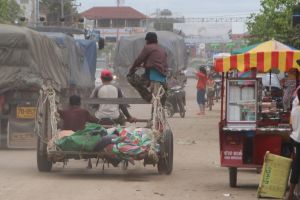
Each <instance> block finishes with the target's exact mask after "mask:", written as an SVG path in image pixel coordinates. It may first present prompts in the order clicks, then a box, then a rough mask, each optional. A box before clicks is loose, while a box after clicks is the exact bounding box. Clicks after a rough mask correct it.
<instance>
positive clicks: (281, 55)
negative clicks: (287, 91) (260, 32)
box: [215, 40, 300, 72]
mask: <svg viewBox="0 0 300 200" xmlns="http://www.w3.org/2000/svg"><path fill="white" fill-rule="evenodd" d="M252 47H253V48H248V49H247V48H245V50H246V52H244V53H242V54H237V55H231V56H230V57H226V58H219V59H216V60H215V70H216V71H217V72H228V71H229V70H233V69H237V70H238V71H240V72H244V71H248V70H250V69H251V68H256V69H257V71H258V72H268V71H270V70H271V69H278V70H279V71H281V72H285V71H289V70H290V69H292V68H296V69H298V70H299V69H300V66H299V65H298V64H297V60H299V59H300V51H298V50H295V49H294V48H292V47H289V46H287V45H285V44H282V43H280V42H278V41H276V40H270V41H267V42H264V43H261V44H259V45H257V46H252Z"/></svg>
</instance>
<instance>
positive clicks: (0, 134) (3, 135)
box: [0, 119, 7, 149]
mask: <svg viewBox="0 0 300 200" xmlns="http://www.w3.org/2000/svg"><path fill="white" fill-rule="evenodd" d="M0 120H1V123H0V124H1V126H0V129H1V130H0V149H7V120H5V119H0Z"/></svg>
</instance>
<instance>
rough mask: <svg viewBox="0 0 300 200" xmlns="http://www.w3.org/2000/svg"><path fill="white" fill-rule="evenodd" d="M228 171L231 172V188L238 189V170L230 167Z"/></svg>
mask: <svg viewBox="0 0 300 200" xmlns="http://www.w3.org/2000/svg"><path fill="white" fill-rule="evenodd" d="M228 170H229V185H230V187H236V180H237V168H236V167H229V168H228Z"/></svg>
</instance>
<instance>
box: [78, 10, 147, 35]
mask: <svg viewBox="0 0 300 200" xmlns="http://www.w3.org/2000/svg"><path fill="white" fill-rule="evenodd" d="M80 15H81V16H82V17H83V18H85V28H88V29H97V30H100V33H101V35H102V36H103V37H105V38H107V37H110V38H111V37H114V38H115V39H116V38H118V37H119V36H126V35H130V34H131V33H137V32H145V28H146V20H147V19H148V17H147V16H146V15H144V14H143V13H141V12H139V11H137V10H135V9H134V8H131V7H126V6H120V7H93V8H90V9H88V10H86V11H84V12H82V13H81V14H80Z"/></svg>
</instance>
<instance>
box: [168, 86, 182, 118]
mask: <svg viewBox="0 0 300 200" xmlns="http://www.w3.org/2000/svg"><path fill="white" fill-rule="evenodd" d="M185 105H186V100H185V91H184V90H183V87H182V86H175V87H172V88H171V89H169V90H168V92H167V100H166V103H165V109H166V113H167V115H168V117H173V115H174V114H175V113H179V115H180V117H181V118H184V117H185Z"/></svg>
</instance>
